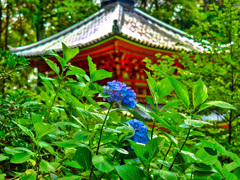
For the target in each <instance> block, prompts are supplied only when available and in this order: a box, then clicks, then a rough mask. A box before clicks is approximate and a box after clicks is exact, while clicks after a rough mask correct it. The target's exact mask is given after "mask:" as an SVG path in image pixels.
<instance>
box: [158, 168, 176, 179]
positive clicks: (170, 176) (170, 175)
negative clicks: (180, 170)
mask: <svg viewBox="0 0 240 180" xmlns="http://www.w3.org/2000/svg"><path fill="white" fill-rule="evenodd" d="M155 172H157V173H158V174H159V176H160V177H161V178H162V179H166V180H178V174H177V173H175V172H170V171H165V170H157V171H155Z"/></svg>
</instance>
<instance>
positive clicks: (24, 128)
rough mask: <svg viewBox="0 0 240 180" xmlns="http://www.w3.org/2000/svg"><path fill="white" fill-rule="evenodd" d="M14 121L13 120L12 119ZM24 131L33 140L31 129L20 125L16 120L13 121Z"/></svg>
mask: <svg viewBox="0 0 240 180" xmlns="http://www.w3.org/2000/svg"><path fill="white" fill-rule="evenodd" d="M13 122H14V121H13ZM14 123H15V124H16V125H17V126H18V127H19V128H20V129H21V130H22V131H23V132H24V133H26V134H27V135H28V136H29V137H30V138H32V140H34V141H35V138H34V135H33V133H32V131H30V130H29V129H28V128H26V127H24V126H22V125H21V124H18V123H16V122H14Z"/></svg>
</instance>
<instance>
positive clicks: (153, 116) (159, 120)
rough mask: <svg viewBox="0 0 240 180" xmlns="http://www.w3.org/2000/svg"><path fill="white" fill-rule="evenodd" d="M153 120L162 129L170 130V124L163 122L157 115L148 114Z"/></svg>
mask: <svg viewBox="0 0 240 180" xmlns="http://www.w3.org/2000/svg"><path fill="white" fill-rule="evenodd" d="M148 114H149V115H150V116H151V117H152V118H153V119H155V120H156V121H158V122H159V123H161V125H162V126H163V127H165V128H166V129H171V126H170V124H169V123H168V122H167V121H165V120H164V119H163V118H162V117H160V116H159V115H157V114H156V113H152V112H149V113H148Z"/></svg>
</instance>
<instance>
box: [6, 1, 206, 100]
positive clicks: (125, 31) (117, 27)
mask: <svg viewBox="0 0 240 180" xmlns="http://www.w3.org/2000/svg"><path fill="white" fill-rule="evenodd" d="M62 42H64V43H65V44H66V45H67V46H68V47H70V48H75V47H79V49H80V51H79V54H78V55H77V56H75V57H74V58H73V59H72V60H71V64H72V65H75V66H78V67H81V68H83V69H85V70H87V69H88V63H87V56H88V55H89V56H91V57H92V59H93V61H94V63H96V64H97V67H98V68H99V69H105V70H107V71H111V72H113V79H118V80H119V81H121V82H125V83H126V84H127V85H129V86H131V87H132V89H134V90H135V92H136V93H137V99H138V101H139V102H145V95H147V94H149V90H148V86H147V82H146V80H145V79H146V74H145V72H144V69H145V63H144V62H143V59H144V58H145V57H148V58H150V59H152V60H153V61H154V60H155V61H156V60H157V58H156V56H155V54H157V53H160V54H161V55H162V56H164V55H169V56H171V55H173V54H176V53H178V52H179V51H181V50H185V51H192V50H194V51H196V52H201V51H202V47H201V46H200V45H199V43H197V42H195V41H194V40H193V39H190V38H188V37H187V36H186V33H185V32H183V31H181V30H179V29H177V28H175V27H173V26H170V25H168V24H166V23H164V22H163V21H160V20H158V19H156V18H154V17H152V16H150V15H148V14H147V13H145V12H143V11H141V10H139V9H138V8H135V7H134V1H133V0H104V1H103V2H102V8H101V9H100V10H99V11H98V12H96V13H94V14H92V15H91V16H89V17H88V18H86V19H84V20H82V21H80V22H78V23H77V24H75V25H73V26H71V27H69V28H67V29H65V30H63V31H61V32H59V33H57V34H55V35H52V36H50V37H48V38H46V39H43V40H41V41H38V42H36V43H33V44H30V45H26V46H22V47H17V48H13V47H9V48H10V50H11V51H12V52H13V53H14V54H17V55H19V56H21V55H22V56H25V57H26V58H30V59H31V61H30V65H31V66H33V67H37V68H38V69H39V72H41V73H43V72H46V71H50V69H49V67H48V65H47V64H46V63H45V61H44V60H43V59H42V58H41V56H40V55H43V54H44V53H45V52H46V51H47V50H49V49H53V50H54V51H55V52H57V53H59V54H60V55H61V54H62V49H61V47H62V46H61V43H62ZM49 59H52V60H54V61H55V62H57V60H56V59H54V57H50V58H49ZM160 59H161V57H160Z"/></svg>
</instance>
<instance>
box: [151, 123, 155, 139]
mask: <svg viewBox="0 0 240 180" xmlns="http://www.w3.org/2000/svg"><path fill="white" fill-rule="evenodd" d="M154 127H155V121H154V122H153V127H152V132H151V140H152V139H153V131H154Z"/></svg>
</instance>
